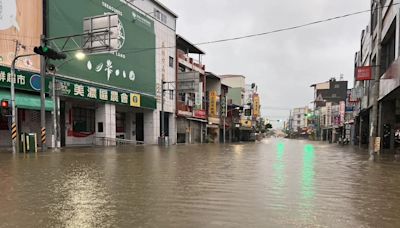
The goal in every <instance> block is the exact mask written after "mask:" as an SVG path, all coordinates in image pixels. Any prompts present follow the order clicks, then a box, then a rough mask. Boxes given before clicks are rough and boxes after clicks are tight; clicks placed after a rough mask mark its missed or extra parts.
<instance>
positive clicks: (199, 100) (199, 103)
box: [194, 82, 203, 109]
mask: <svg viewBox="0 0 400 228" xmlns="http://www.w3.org/2000/svg"><path fill="white" fill-rule="evenodd" d="M194 103H195V107H196V108H197V109H202V108H203V82H200V83H199V87H198V91H197V92H196V95H195V101H194Z"/></svg>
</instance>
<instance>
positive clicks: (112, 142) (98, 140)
mask: <svg viewBox="0 0 400 228" xmlns="http://www.w3.org/2000/svg"><path fill="white" fill-rule="evenodd" d="M93 144H94V145H97V146H119V145H135V146H137V145H144V142H143V141H137V140H129V139H120V138H109V137H95V138H94V142H93Z"/></svg>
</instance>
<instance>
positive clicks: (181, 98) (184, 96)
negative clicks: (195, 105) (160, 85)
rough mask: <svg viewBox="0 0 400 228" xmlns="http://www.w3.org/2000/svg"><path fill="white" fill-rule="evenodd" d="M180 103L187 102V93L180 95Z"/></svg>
mask: <svg viewBox="0 0 400 228" xmlns="http://www.w3.org/2000/svg"><path fill="white" fill-rule="evenodd" d="M179 101H182V102H185V101H186V94H185V93H179Z"/></svg>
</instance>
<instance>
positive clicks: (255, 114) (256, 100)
mask: <svg viewBox="0 0 400 228" xmlns="http://www.w3.org/2000/svg"><path fill="white" fill-rule="evenodd" d="M259 116H260V97H259V96H258V95H254V96H253V117H255V118H257V117H259Z"/></svg>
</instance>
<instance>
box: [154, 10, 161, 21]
mask: <svg viewBox="0 0 400 228" xmlns="http://www.w3.org/2000/svg"><path fill="white" fill-rule="evenodd" d="M154 17H155V18H157V19H158V20H160V18H161V13H160V11H159V10H157V9H154Z"/></svg>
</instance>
